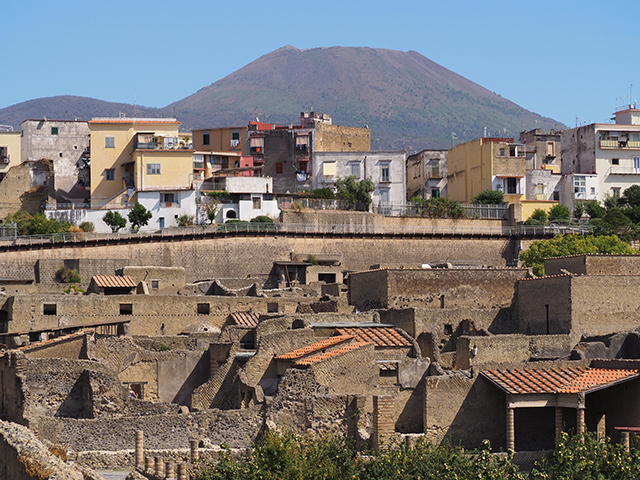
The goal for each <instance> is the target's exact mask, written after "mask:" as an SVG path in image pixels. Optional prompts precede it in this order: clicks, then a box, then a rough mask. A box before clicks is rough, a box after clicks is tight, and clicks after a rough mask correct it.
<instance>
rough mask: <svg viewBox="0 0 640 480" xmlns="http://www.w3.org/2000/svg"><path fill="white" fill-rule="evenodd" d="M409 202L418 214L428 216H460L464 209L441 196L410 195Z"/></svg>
mask: <svg viewBox="0 0 640 480" xmlns="http://www.w3.org/2000/svg"><path fill="white" fill-rule="evenodd" d="M409 202H410V203H412V204H413V205H415V206H416V207H417V210H418V215H420V216H421V217H429V218H462V216H463V215H464V211H463V210H462V207H461V206H460V204H459V203H458V202H456V201H454V200H449V199H448V198H443V197H431V198H422V197H412V198H411V200H409Z"/></svg>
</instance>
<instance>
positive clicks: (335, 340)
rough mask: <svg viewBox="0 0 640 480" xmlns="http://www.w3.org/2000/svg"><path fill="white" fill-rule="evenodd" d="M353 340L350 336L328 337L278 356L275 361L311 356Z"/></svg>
mask: <svg viewBox="0 0 640 480" xmlns="http://www.w3.org/2000/svg"><path fill="white" fill-rule="evenodd" d="M353 338H354V337H353V336H352V335H339V336H335V337H329V338H326V339H324V340H320V341H319V342H316V343H312V344H311V345H307V346H306V347H302V348H298V349H297V350H293V351H292V352H288V353H283V354H282V355H278V356H277V357H276V360H295V359H297V358H302V357H304V356H306V355H311V354H313V353H315V352H318V351H320V350H324V349H325V348H329V347H333V346H334V345H338V344H340V343H342V342H346V341H347V340H351V339H353Z"/></svg>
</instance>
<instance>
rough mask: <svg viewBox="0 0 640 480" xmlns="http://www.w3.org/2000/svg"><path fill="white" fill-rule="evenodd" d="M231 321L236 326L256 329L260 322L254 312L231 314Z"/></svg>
mask: <svg viewBox="0 0 640 480" xmlns="http://www.w3.org/2000/svg"><path fill="white" fill-rule="evenodd" d="M231 319H232V320H233V321H234V322H235V324H236V325H244V326H245V327H257V326H258V323H259V322H260V315H258V314H257V313H255V312H233V313H232V314H231Z"/></svg>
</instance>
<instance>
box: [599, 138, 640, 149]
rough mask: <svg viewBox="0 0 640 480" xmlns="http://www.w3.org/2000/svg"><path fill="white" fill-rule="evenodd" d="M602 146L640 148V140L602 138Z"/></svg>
mask: <svg viewBox="0 0 640 480" xmlns="http://www.w3.org/2000/svg"><path fill="white" fill-rule="evenodd" d="M600 148H627V149H638V150H640V142H639V141H636V140H611V139H607V140H600Z"/></svg>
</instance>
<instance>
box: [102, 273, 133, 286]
mask: <svg viewBox="0 0 640 480" xmlns="http://www.w3.org/2000/svg"><path fill="white" fill-rule="evenodd" d="M92 279H93V281H94V282H96V285H97V286H98V287H102V288H135V287H136V282H134V281H133V279H132V278H131V277H130V276H128V275H124V276H120V275H94V276H93V277H92Z"/></svg>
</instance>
